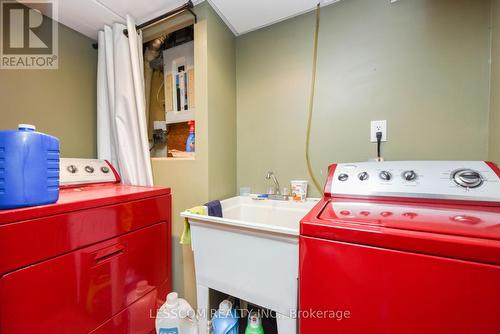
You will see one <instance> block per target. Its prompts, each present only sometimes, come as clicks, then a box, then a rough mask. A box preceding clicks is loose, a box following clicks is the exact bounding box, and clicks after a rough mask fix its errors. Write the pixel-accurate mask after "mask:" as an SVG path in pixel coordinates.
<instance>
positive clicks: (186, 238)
mask: <svg viewBox="0 0 500 334" xmlns="http://www.w3.org/2000/svg"><path fill="white" fill-rule="evenodd" d="M186 211H187V212H189V213H193V214H195V215H205V216H206V215H207V207H206V206H203V205H201V206H195V207H194V208H191V209H189V210H186ZM179 243H180V244H181V245H189V244H191V228H190V226H189V221H188V219H187V218H184V231H182V235H181V240H180V241H179Z"/></svg>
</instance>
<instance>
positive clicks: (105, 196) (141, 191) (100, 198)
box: [0, 183, 170, 225]
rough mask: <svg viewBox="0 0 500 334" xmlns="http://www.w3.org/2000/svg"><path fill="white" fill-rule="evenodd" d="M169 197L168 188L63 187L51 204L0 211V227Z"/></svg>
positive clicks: (109, 184) (124, 186)
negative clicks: (63, 214) (57, 215)
mask: <svg viewBox="0 0 500 334" xmlns="http://www.w3.org/2000/svg"><path fill="white" fill-rule="evenodd" d="M168 194H170V188H164V187H140V186H127V185H123V184H119V183H104V184H91V185H81V186H74V187H70V188H63V189H61V190H60V192H59V200H58V201H57V202H56V203H54V204H48V205H39V206H33V207H25V208H18V209H12V210H0V225H2V224H6V223H12V222H18V221H23V220H27V219H34V218H41V217H46V216H51V215H56V214H61V213H66V212H71V211H78V210H85V209H89V208H94V207H100V206H107V205H114V204H118V203H122V202H127V201H135V200H140V199H145V198H150V197H155V196H162V195H168Z"/></svg>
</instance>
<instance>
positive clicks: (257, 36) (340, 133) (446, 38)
mask: <svg viewBox="0 0 500 334" xmlns="http://www.w3.org/2000/svg"><path fill="white" fill-rule="evenodd" d="M490 5H491V2H490V0H477V1H470V0H439V1H436V0H399V1H397V2H395V3H393V4H390V3H389V1H388V0H342V1H340V2H337V3H334V4H332V5H329V6H326V7H323V8H322V9H321V28H320V35H319V54H318V71H317V73H318V76H317V89H316V98H315V101H314V103H315V105H314V116H313V120H312V131H311V151H310V152H311V160H312V166H313V170H314V173H315V175H317V177H318V178H319V179H320V182H323V181H324V179H325V176H326V172H327V166H328V165H329V164H331V163H333V162H349V161H350V162H354V161H366V160H368V159H370V158H374V157H375V156H376V145H375V144H373V143H370V142H369V129H370V121H371V120H379V119H385V120H387V122H388V140H389V141H388V142H387V143H384V144H383V149H382V153H383V156H384V157H385V158H386V159H388V160H411V159H473V160H476V159H478V160H482V159H486V158H487V157H488V140H489V139H488V130H489V129H488V128H489V74H490V67H489V57H490V30H489V25H490ZM314 20H315V13H314V12H310V13H307V14H304V15H301V16H299V17H296V18H293V19H289V20H286V21H283V22H281V23H278V24H275V25H272V26H270V27H267V28H263V29H260V30H257V31H255V32H251V33H248V34H245V35H243V36H240V37H238V38H237V43H236V71H237V137H238V148H237V156H238V158H237V171H238V173H237V174H238V186H240V187H241V186H251V187H252V190H253V191H254V192H262V191H265V190H266V189H267V186H268V183H266V180H265V179H264V175H265V172H266V171H267V170H272V171H274V172H275V173H276V175H277V177H278V179H279V180H280V181H281V183H282V186H283V185H285V184H286V182H288V181H289V180H290V179H308V180H310V178H309V176H308V173H307V167H306V161H305V158H304V157H305V153H304V150H305V136H306V122H307V106H308V99H309V90H310V83H311V66H312V48H313V33H314ZM495 119H496V118H495ZM496 138H498V137H496ZM495 140H496V142H499V141H500V140H498V139H492V140H491V141H495ZM491 141H490V145H491ZM497 159H498V158H497ZM311 188H313V187H311ZM311 194H312V195H313V196H318V195H319V192H318V191H316V190H315V189H312V191H311Z"/></svg>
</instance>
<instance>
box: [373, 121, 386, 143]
mask: <svg viewBox="0 0 500 334" xmlns="http://www.w3.org/2000/svg"><path fill="white" fill-rule="evenodd" d="M377 132H382V141H387V121H386V120H383V121H372V122H371V127H370V141H371V142H372V143H376V142H377Z"/></svg>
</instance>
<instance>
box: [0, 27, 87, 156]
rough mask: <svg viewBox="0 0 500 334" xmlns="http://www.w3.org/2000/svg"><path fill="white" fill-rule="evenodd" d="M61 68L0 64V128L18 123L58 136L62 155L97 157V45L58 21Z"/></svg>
mask: <svg viewBox="0 0 500 334" xmlns="http://www.w3.org/2000/svg"><path fill="white" fill-rule="evenodd" d="M58 30H59V69H57V70H0V103H1V104H0V119H1V121H0V130H5V129H14V128H17V124H18V123H29V124H34V125H36V126H37V129H38V131H41V132H45V133H48V134H51V135H54V136H56V137H58V138H59V139H60V140H61V156H63V157H79V158H95V157H96V155H97V153H96V90H97V88H96V85H97V50H94V49H93V48H92V43H94V41H93V40H92V39H90V38H88V37H86V36H84V35H82V34H80V33H78V32H76V31H74V30H72V29H70V28H68V27H66V26H64V25H62V24H59V28H58Z"/></svg>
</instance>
